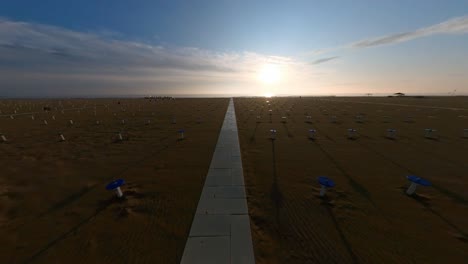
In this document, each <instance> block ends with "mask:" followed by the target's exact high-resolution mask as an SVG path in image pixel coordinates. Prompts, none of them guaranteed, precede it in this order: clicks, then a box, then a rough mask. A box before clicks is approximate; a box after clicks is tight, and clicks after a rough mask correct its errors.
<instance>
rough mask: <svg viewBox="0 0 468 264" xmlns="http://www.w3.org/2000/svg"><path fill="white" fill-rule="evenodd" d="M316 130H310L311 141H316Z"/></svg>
mask: <svg viewBox="0 0 468 264" xmlns="http://www.w3.org/2000/svg"><path fill="white" fill-rule="evenodd" d="M315 132H316V131H315V129H310V130H309V138H310V139H315Z"/></svg>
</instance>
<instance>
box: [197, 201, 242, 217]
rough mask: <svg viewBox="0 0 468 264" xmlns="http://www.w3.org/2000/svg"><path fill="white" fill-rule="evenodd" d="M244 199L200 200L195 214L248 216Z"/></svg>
mask: <svg viewBox="0 0 468 264" xmlns="http://www.w3.org/2000/svg"><path fill="white" fill-rule="evenodd" d="M248 213H249V212H248V210H247V201H246V199H245V198H240V199H228V198H214V199H213V198H206V199H204V198H202V199H200V202H199V203H198V207H197V214H248Z"/></svg>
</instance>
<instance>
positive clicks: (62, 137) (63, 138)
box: [59, 133, 65, 141]
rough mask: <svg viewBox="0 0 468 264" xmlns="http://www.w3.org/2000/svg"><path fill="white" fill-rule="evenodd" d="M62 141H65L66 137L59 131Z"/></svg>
mask: <svg viewBox="0 0 468 264" xmlns="http://www.w3.org/2000/svg"><path fill="white" fill-rule="evenodd" d="M59 137H60V141H65V137H64V136H63V134H62V133H59Z"/></svg>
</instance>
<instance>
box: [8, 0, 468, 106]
mask: <svg viewBox="0 0 468 264" xmlns="http://www.w3.org/2000/svg"><path fill="white" fill-rule="evenodd" d="M396 92H404V93H407V94H439V95H453V94H455V95H468V1H466V0H463V1H462V0H460V1H456V0H451V1H440V0H437V1H434V0H425V1H420V0H412V1H402V0H394V1H371V0H366V1H364V0H354V1H352V0H349V1H347V0H342V1H337V0H329V1H323V0H316V1H312V0H309V1H295V0H290V1H272V0H270V1H263V0H258V1H255V0H250V1H244V0H236V1H225V0H213V1H207V0H201V1H196V0H193V1H179V0H167V1H155V0H153V1H121V0H113V1H106V0H101V1H95V0H82V1H63V0H62V1H48V0H42V1H32V0H30V1H24V0H15V1H1V2H0V97H38V96H39V97H49V96H57V97H60V96H71V97H73V96H79V97H81V96H91V97H92V96H134V95H175V96H227V95H228V96H264V95H363V94H367V93H372V94H374V95H387V94H392V93H396Z"/></svg>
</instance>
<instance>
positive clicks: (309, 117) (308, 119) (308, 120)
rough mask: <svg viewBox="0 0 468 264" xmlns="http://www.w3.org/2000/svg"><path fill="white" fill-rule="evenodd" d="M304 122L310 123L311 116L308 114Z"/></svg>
mask: <svg viewBox="0 0 468 264" xmlns="http://www.w3.org/2000/svg"><path fill="white" fill-rule="evenodd" d="M306 122H307V123H312V117H311V116H310V115H308V116H306Z"/></svg>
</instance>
